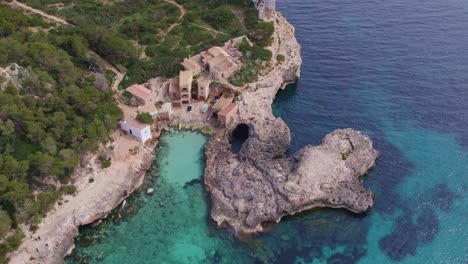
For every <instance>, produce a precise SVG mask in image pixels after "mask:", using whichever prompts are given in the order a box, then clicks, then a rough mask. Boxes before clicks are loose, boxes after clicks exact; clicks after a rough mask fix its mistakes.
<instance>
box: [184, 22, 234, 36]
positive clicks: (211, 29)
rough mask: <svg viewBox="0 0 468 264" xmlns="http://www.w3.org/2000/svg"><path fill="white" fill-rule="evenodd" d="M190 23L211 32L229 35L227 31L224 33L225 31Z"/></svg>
mask: <svg viewBox="0 0 468 264" xmlns="http://www.w3.org/2000/svg"><path fill="white" fill-rule="evenodd" d="M192 25H194V26H196V27H199V28H203V29H206V30H208V31H210V32H212V33H216V34H224V35H229V34H228V33H225V32H222V31H219V30H216V29H214V28H210V27H205V26H202V25H198V24H195V23H192Z"/></svg>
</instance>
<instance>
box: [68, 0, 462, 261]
mask: <svg viewBox="0 0 468 264" xmlns="http://www.w3.org/2000/svg"><path fill="white" fill-rule="evenodd" d="M277 8H278V9H279V10H280V11H281V12H282V13H283V15H285V16H286V17H287V18H288V20H289V21H290V22H291V23H292V24H293V25H294V26H295V27H296V35H297V38H298V41H299V42H300V44H301V45H302V47H303V49H302V55H303V60H304V61H303V65H302V76H301V78H300V80H299V81H298V83H297V84H296V85H292V86H290V87H288V88H287V89H286V90H285V91H281V92H280V93H279V94H278V97H277V99H276V100H275V102H274V105H273V109H274V113H275V115H276V116H278V117H281V118H282V119H283V120H284V121H285V122H286V123H287V124H288V126H289V127H290V129H291V134H292V146H291V150H290V152H291V153H293V152H295V151H297V150H298V149H299V148H301V147H302V146H304V145H306V144H314V145H315V144H319V143H320V141H321V139H322V138H323V137H324V136H325V135H326V134H327V133H329V132H331V131H332V130H334V129H337V128H345V127H351V128H354V129H357V130H361V131H363V132H364V133H366V134H367V135H368V136H369V137H370V138H371V139H372V140H373V141H374V145H375V147H376V148H377V149H378V150H379V151H380V153H381V155H380V157H379V159H378V162H377V165H376V167H375V168H374V170H373V171H371V172H370V173H369V174H368V175H367V176H366V177H365V185H366V186H367V187H368V188H370V189H371V190H372V191H373V192H374V195H375V203H374V208H372V209H371V210H370V211H369V212H367V213H366V214H362V215H356V214H352V213H349V212H347V211H345V210H330V209H318V210H313V211H310V212H305V213H301V214H299V215H296V216H293V217H287V218H286V219H284V221H282V222H281V223H280V224H279V225H277V226H276V227H275V228H274V229H273V230H272V232H270V233H268V234H264V235H261V236H259V237H256V238H254V239H252V240H250V241H247V242H243V243H241V242H239V241H238V240H236V239H235V238H233V237H232V236H231V235H230V234H229V233H228V232H226V231H224V230H219V229H216V228H214V227H213V226H212V224H211V222H210V221H209V212H208V208H209V204H208V199H207V194H206V193H205V192H204V189H203V186H202V184H201V181H202V177H203V175H202V172H203V164H204V160H203V154H202V153H203V152H202V150H203V145H204V143H205V142H206V138H205V137H204V136H202V135H199V134H196V133H191V132H172V133H167V134H165V135H164V136H163V137H162V139H161V142H162V143H161V144H160V146H159V147H158V150H157V152H158V158H157V160H156V161H155V164H154V170H153V172H152V173H151V174H150V179H151V182H152V183H151V184H150V185H152V186H153V187H154V188H155V190H156V192H155V195H154V196H151V197H149V196H146V195H144V194H136V195H134V197H133V198H132V199H133V201H132V202H130V204H132V203H133V204H136V205H138V207H139V209H138V210H136V209H135V210H134V209H132V210H130V211H131V213H130V216H128V217H124V221H122V222H120V223H119V224H112V223H110V222H109V223H106V224H104V225H103V226H102V227H101V228H100V229H98V230H89V229H86V230H83V231H82V235H81V236H80V237H79V239H78V242H83V241H84V242H86V243H80V244H79V245H78V247H77V250H76V254H77V256H79V257H76V260H75V262H80V261H83V259H88V261H89V262H90V263H97V262H102V263H242V264H243V263H246V264H249V263H281V264H282V263H379V264H380V263H461V264H466V263H468V198H467V197H468V196H467V194H466V193H467V192H468V1H467V0H444V1H442V0H425V1H423V0H406V1H403V0H386V1H369V0H354V1H344V0H339V1H338V0H331V1H318V0H307V1H303V0H301V1H299V0H288V1H284V0H283V1H279V2H278V3H277ZM130 208H132V207H130ZM89 238H91V239H89ZM68 262H69V263H72V262H73V261H72V260H71V259H69V260H68Z"/></svg>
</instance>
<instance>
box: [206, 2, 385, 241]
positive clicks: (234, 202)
mask: <svg viewBox="0 0 468 264" xmlns="http://www.w3.org/2000/svg"><path fill="white" fill-rule="evenodd" d="M272 3H273V4H272ZM256 6H257V7H259V8H260V9H259V11H260V14H261V16H262V17H263V18H264V19H265V20H268V21H271V22H273V23H274V24H275V33H274V36H273V43H272V45H271V47H270V49H271V50H272V52H273V61H272V63H271V64H270V65H269V67H267V69H266V70H265V71H263V72H262V73H261V74H260V76H259V79H258V81H257V82H255V83H251V84H248V85H246V86H245V87H242V88H240V89H239V91H240V92H241V94H242V95H241V97H240V99H239V101H238V105H239V110H238V113H237V116H236V117H235V119H234V121H233V122H232V123H231V124H230V125H229V126H228V128H227V129H226V130H222V131H220V132H218V134H217V135H216V136H214V137H212V138H211V139H210V141H209V142H208V144H207V145H206V148H205V154H206V157H207V161H206V168H205V187H206V190H207V191H208V192H209V193H210V196H211V202H212V208H211V218H212V219H213V220H214V222H215V223H216V224H217V225H218V226H220V227H229V228H231V229H232V230H233V231H234V233H235V234H236V235H238V236H242V235H249V234H253V233H257V232H262V231H265V230H266V226H270V224H271V223H278V222H279V221H280V220H281V218H282V217H283V216H286V215H292V214H296V213H298V212H301V211H304V210H308V209H311V208H316V207H332V208H346V209H348V210H350V211H353V212H356V213H361V212H364V211H366V210H368V209H369V208H370V207H371V206H372V204H373V196H372V193H371V192H370V191H369V190H366V189H365V188H364V187H363V185H362V176H363V175H364V174H365V173H366V172H367V171H368V170H369V169H370V168H371V167H372V166H374V164H375V160H376V158H377V156H378V152H377V151H376V150H375V149H374V148H373V146H372V141H371V140H370V139H369V138H368V137H367V136H365V135H363V134H362V133H360V132H358V131H355V130H352V129H340V130H336V131H334V132H332V133H330V134H328V135H327V136H326V137H325V138H324V140H323V141H322V143H321V145H320V146H305V147H304V148H302V149H301V150H300V151H298V152H297V153H296V154H294V155H292V156H291V157H286V155H285V153H286V151H287V150H288V148H289V146H290V141H291V136H290V131H289V128H288V127H287V125H286V124H285V123H284V122H283V120H281V119H280V118H275V117H274V116H273V113H272V109H271V105H272V103H273V99H274V97H275V96H276V93H277V92H278V90H279V89H283V88H285V86H286V85H287V84H289V83H293V82H295V81H296V80H297V78H298V77H299V75H300V65H301V63H302V59H301V56H300V49H301V47H300V45H299V44H298V42H297V40H296V38H295V36H294V28H293V27H292V26H291V25H290V24H289V23H288V22H287V21H286V19H285V18H284V17H282V16H281V14H280V13H278V12H276V11H274V10H273V11H271V10H270V9H269V7H271V6H273V7H274V1H272V0H259V1H257V2H256ZM270 11H271V12H270ZM279 54H281V55H283V56H284V57H285V60H284V61H283V62H279V61H276V56H277V55H279ZM238 130H243V131H240V132H239V131H238ZM234 131H237V132H238V133H241V134H244V135H245V137H246V138H247V139H246V140H245V142H244V143H243V144H242V147H241V149H240V151H239V152H237V153H234V152H233V151H232V150H231V144H230V140H231V139H232V134H233V132H234ZM234 133H236V132H234Z"/></svg>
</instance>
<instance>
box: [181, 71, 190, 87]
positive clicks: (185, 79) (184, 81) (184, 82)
mask: <svg viewBox="0 0 468 264" xmlns="http://www.w3.org/2000/svg"><path fill="white" fill-rule="evenodd" d="M179 80H180V84H179V86H187V87H188V88H190V86H191V82H192V80H193V74H192V71H181V72H180V73H179Z"/></svg>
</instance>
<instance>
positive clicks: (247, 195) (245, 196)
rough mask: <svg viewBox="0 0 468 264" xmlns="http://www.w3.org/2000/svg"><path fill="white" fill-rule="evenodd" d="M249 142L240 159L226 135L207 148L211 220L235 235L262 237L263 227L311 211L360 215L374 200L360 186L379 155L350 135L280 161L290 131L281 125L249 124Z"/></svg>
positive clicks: (335, 135)
mask: <svg viewBox="0 0 468 264" xmlns="http://www.w3.org/2000/svg"><path fill="white" fill-rule="evenodd" d="M249 125H250V126H251V129H250V130H251V132H250V137H249V139H247V141H246V142H245V143H244V144H243V146H242V148H241V150H240V152H239V153H237V154H234V153H232V152H231V150H230V144H229V138H230V136H229V133H228V132H227V131H225V132H223V133H220V134H218V135H217V136H216V137H213V138H212V139H211V140H210V141H209V143H208V144H207V147H206V155H207V167H206V170H205V184H206V188H207V190H208V191H209V192H210V193H211V201H212V209H211V217H212V219H213V220H214V221H215V222H216V223H217V224H218V225H219V226H229V227H231V228H232V229H233V230H234V231H235V233H236V234H239V235H242V234H251V233H256V232H261V231H264V228H263V226H262V224H264V223H270V222H272V221H274V222H279V221H280V219H281V218H282V217H283V216H286V215H292V214H295V213H298V212H301V211H304V210H307V209H311V208H316V207H333V208H346V209H348V210H351V211H353V212H356V213H361V212H364V211H366V210H367V209H369V208H370V207H372V204H373V196H372V193H371V192H370V191H369V190H366V189H365V188H364V187H363V186H362V177H361V176H362V175H364V174H365V173H366V172H367V171H368V170H369V169H370V168H371V167H372V166H373V165H374V163H375V160H376V158H377V156H378V152H377V151H376V150H374V148H373V146H372V142H371V140H370V139H369V138H368V137H367V136H365V135H363V134H362V133H360V132H358V131H355V130H353V129H339V130H335V131H334V132H332V133H330V134H328V135H327V136H326V137H325V139H324V140H323V142H322V144H321V145H319V146H305V147H304V148H302V149H301V150H300V151H298V152H297V153H296V154H294V155H293V156H291V157H289V158H284V154H285V152H286V151H287V149H288V147H289V143H290V135H289V129H288V128H287V127H286V125H285V124H284V122H283V121H282V120H280V119H275V120H271V121H262V122H257V123H251V124H249Z"/></svg>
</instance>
